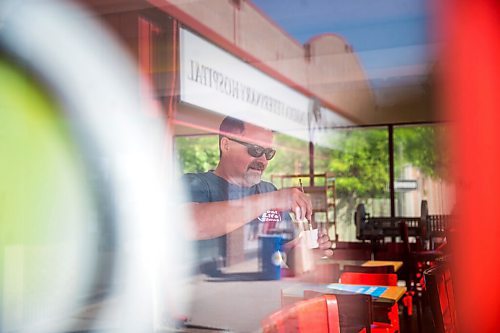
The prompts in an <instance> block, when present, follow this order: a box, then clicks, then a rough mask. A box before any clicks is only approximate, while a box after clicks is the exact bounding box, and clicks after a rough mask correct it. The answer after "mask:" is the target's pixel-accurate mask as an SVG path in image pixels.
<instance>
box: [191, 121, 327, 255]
mask: <svg viewBox="0 0 500 333" xmlns="http://www.w3.org/2000/svg"><path fill="white" fill-rule="evenodd" d="M219 130H220V131H219V133H220V134H219V151H220V160H219V164H218V165H217V167H216V168H215V170H213V171H208V172H205V173H196V174H186V175H184V180H185V182H186V183H187V185H188V187H189V190H190V194H191V200H192V202H193V203H192V204H190V206H191V207H190V208H191V210H192V212H193V215H194V216H193V217H194V220H195V238H196V239H198V240H207V239H213V238H217V237H220V236H223V235H226V234H227V233H230V232H232V231H234V230H236V229H238V228H240V227H242V226H244V225H245V224H247V223H249V222H252V221H254V220H255V219H258V218H259V217H260V216H262V215H263V214H265V213H266V212H269V211H273V210H277V211H281V212H284V213H283V215H286V216H285V219H286V218H288V219H289V215H288V213H287V212H289V211H293V212H296V213H297V214H298V218H300V219H301V220H303V219H304V218H307V219H308V220H309V221H310V220H311V215H312V204H311V200H310V198H309V197H308V196H307V195H306V194H304V193H303V192H302V191H300V190H299V189H297V188H287V189H282V190H278V189H277V188H276V187H275V186H274V185H273V184H272V183H269V182H266V181H262V180H261V177H262V174H263V172H264V171H265V169H266V168H267V165H268V163H269V161H270V160H271V159H272V158H273V157H274V155H275V154H276V151H275V149H274V148H273V146H272V145H273V133H272V131H270V130H267V129H264V128H261V127H257V126H255V125H252V124H249V123H245V122H243V121H240V120H238V119H235V118H232V117H226V118H224V120H223V121H222V123H221V125H220V128H219ZM318 243H319V246H320V248H321V249H323V250H325V254H326V255H331V254H332V250H331V249H330V247H331V242H330V239H329V237H328V236H327V235H320V236H319V239H318ZM202 247H203V246H202ZM206 250H207V251H208V252H210V249H209V248H206ZM206 254H208V253H206Z"/></svg>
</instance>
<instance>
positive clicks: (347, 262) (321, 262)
mask: <svg viewBox="0 0 500 333" xmlns="http://www.w3.org/2000/svg"><path fill="white" fill-rule="evenodd" d="M316 264H319V265H324V264H339V267H340V269H341V270H342V269H343V268H344V265H355V266H389V265H391V266H394V271H395V272H397V271H398V270H399V269H400V268H401V267H402V266H403V262H402V261H383V260H344V259H330V258H321V259H319V260H318V261H317V262H316Z"/></svg>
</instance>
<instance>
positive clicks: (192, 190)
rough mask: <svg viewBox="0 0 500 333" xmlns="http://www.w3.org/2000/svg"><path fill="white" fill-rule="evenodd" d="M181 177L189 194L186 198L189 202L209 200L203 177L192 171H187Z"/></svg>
mask: <svg viewBox="0 0 500 333" xmlns="http://www.w3.org/2000/svg"><path fill="white" fill-rule="evenodd" d="M181 179H182V182H183V184H184V186H185V187H186V189H187V193H188V194H189V198H188V200H189V201H190V202H209V201H210V190H209V188H208V184H207V182H206V181H205V180H204V179H203V178H201V177H200V176H198V175H196V174H193V173H187V174H185V175H183V176H182V178H181Z"/></svg>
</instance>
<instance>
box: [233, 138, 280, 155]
mask: <svg viewBox="0 0 500 333" xmlns="http://www.w3.org/2000/svg"><path fill="white" fill-rule="evenodd" d="M226 138H228V139H229V140H231V141H234V142H238V143H239V144H240V145H243V146H245V147H247V152H248V155H250V156H252V157H261V156H262V155H266V160H268V161H269V160H270V159H272V158H273V157H274V155H276V150H274V149H272V148H264V147H261V146H259V145H254V144H251V143H248V142H245V141H240V140H236V139H233V138H230V137H227V136H226Z"/></svg>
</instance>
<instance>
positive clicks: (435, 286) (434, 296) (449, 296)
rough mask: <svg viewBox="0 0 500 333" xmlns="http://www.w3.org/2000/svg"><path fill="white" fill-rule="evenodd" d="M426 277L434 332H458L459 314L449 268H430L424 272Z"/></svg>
mask: <svg viewBox="0 0 500 333" xmlns="http://www.w3.org/2000/svg"><path fill="white" fill-rule="evenodd" d="M424 277H425V282H426V287H427V295H428V296H429V303H430V307H431V312H432V319H433V322H434V332H437V333H445V332H446V333H454V332H457V330H458V329H457V326H458V325H457V312H456V308H455V297H454V293H453V285H452V281H451V273H450V270H449V268H447V267H446V266H437V267H433V268H430V269H428V270H426V271H425V272H424Z"/></svg>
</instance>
